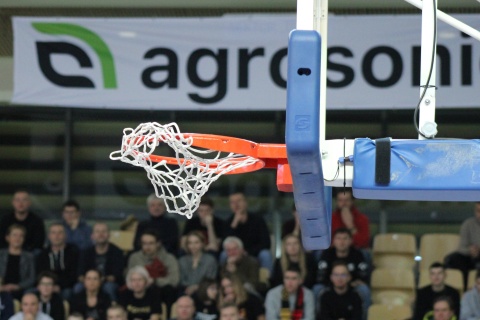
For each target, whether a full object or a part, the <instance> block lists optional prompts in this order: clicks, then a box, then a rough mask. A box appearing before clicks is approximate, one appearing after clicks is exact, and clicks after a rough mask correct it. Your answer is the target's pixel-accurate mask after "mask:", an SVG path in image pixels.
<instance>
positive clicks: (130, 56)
mask: <svg viewBox="0 0 480 320" xmlns="http://www.w3.org/2000/svg"><path fill="white" fill-rule="evenodd" d="M456 17H457V18H458V19H460V20H462V21H464V22H466V23H468V24H469V25H471V26H472V27H474V28H476V29H480V15H458V16H456ZM13 27H14V96H13V99H12V102H13V103H17V104H28V105H48V106H52V105H54V106H69V107H91V108H115V109H159V110H160V109H164V110H167V109H168V110H283V109H285V101H286V90H285V87H286V69H287V68H286V62H287V59H286V54H287V43H288V34H289V32H290V31H291V30H292V29H294V28H295V16H294V15H245V16H237V15H233V16H230V15H228V16H224V17H221V18H168V19H160V18H156V19H146V18H141V19H140V18H138V19H126V18H125V19H123V18H122V19H117V18H112V19H110V18H108V19H107V18H105V19H100V18H37V17H31V18H30V17H16V18H13ZM420 42H421V16H420V15H395V16H394V15H382V16H371V15H369V16H330V17H329V37H328V48H329V57H328V62H329V63H328V72H327V79H328V90H327V108H328V109H392V108H412V109H413V108H414V107H415V106H416V103H417V101H418V98H419V91H420V89H419V73H420V69H419V66H420ZM438 45H439V51H438V59H437V88H438V90H437V101H436V103H437V107H445V108H455V107H467V108H469V107H478V106H480V68H479V62H480V43H479V42H477V41H475V40H474V39H472V38H469V37H465V36H462V34H461V32H459V31H457V30H455V29H454V28H452V27H450V26H448V25H446V24H444V23H442V22H439V23H438Z"/></svg>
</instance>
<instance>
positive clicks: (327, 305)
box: [317, 261, 363, 320]
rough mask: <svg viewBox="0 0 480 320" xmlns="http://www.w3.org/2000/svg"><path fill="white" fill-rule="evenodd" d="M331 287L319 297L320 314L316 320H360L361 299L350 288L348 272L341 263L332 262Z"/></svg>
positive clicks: (361, 313)
mask: <svg viewBox="0 0 480 320" xmlns="http://www.w3.org/2000/svg"><path fill="white" fill-rule="evenodd" d="M330 279H331V282H332V286H331V287H330V288H329V289H327V290H326V291H325V292H324V293H323V294H322V295H321V297H320V313H319V315H318V316H317V320H324V319H351V320H361V319H362V316H363V312H362V299H361V298H360V296H359V295H358V293H357V292H356V291H354V290H353V289H352V287H350V280H351V279H352V277H351V276H350V272H349V271H348V266H347V264H346V263H345V262H343V261H337V262H334V263H333V265H332V273H331V274H330Z"/></svg>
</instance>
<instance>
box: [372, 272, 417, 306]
mask: <svg viewBox="0 0 480 320" xmlns="http://www.w3.org/2000/svg"><path fill="white" fill-rule="evenodd" d="M371 289H372V302H373V303H374V304H385V305H410V304H411V303H412V302H413V301H414V299H415V276H414V274H413V270H412V269H399V268H376V269H375V270H373V272H372V279H371Z"/></svg>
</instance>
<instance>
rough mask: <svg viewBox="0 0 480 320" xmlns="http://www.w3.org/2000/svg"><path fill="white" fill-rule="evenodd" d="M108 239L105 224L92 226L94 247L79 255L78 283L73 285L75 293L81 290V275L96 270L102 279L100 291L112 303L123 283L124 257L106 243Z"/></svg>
mask: <svg viewBox="0 0 480 320" xmlns="http://www.w3.org/2000/svg"><path fill="white" fill-rule="evenodd" d="M109 238H110V230H109V229H108V226H107V225H106V224H105V223H100V222H97V223H95V224H94V225H93V231H92V241H93V243H94V245H93V246H91V247H90V248H87V249H86V250H84V251H83V252H82V254H81V259H80V262H79V264H80V266H79V274H80V276H79V283H77V284H76V285H75V290H74V291H75V293H78V292H80V291H81V290H82V289H83V274H85V272H86V271H87V270H89V269H97V270H99V271H100V273H101V274H102V276H103V278H104V281H103V285H102V290H103V291H104V292H105V293H106V294H108V295H109V296H110V299H111V300H112V301H117V291H118V287H119V286H120V285H122V283H123V269H124V267H125V257H124V255H123V252H122V250H121V249H120V248H118V247H117V246H116V245H114V244H113V243H110V242H109V241H108V240H109Z"/></svg>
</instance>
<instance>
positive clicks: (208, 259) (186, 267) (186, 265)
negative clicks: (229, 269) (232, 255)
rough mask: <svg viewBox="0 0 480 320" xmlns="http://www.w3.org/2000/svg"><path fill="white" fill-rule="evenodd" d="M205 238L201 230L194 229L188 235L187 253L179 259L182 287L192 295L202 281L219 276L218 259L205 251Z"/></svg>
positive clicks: (186, 292)
mask: <svg viewBox="0 0 480 320" xmlns="http://www.w3.org/2000/svg"><path fill="white" fill-rule="evenodd" d="M204 248H205V238H204V237H203V234H202V233H200V232H199V231H192V232H190V233H189V234H188V235H187V255H185V256H183V257H181V258H180V259H179V261H178V264H179V266H180V288H181V290H182V291H183V292H184V293H185V294H187V295H192V294H193V293H194V292H195V291H196V290H197V289H198V284H199V283H200V281H201V280H202V279H203V278H205V277H207V278H216V277H217V268H218V264H217V260H216V259H215V258H214V257H213V256H212V255H210V254H205V253H204V251H203V250H204Z"/></svg>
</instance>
